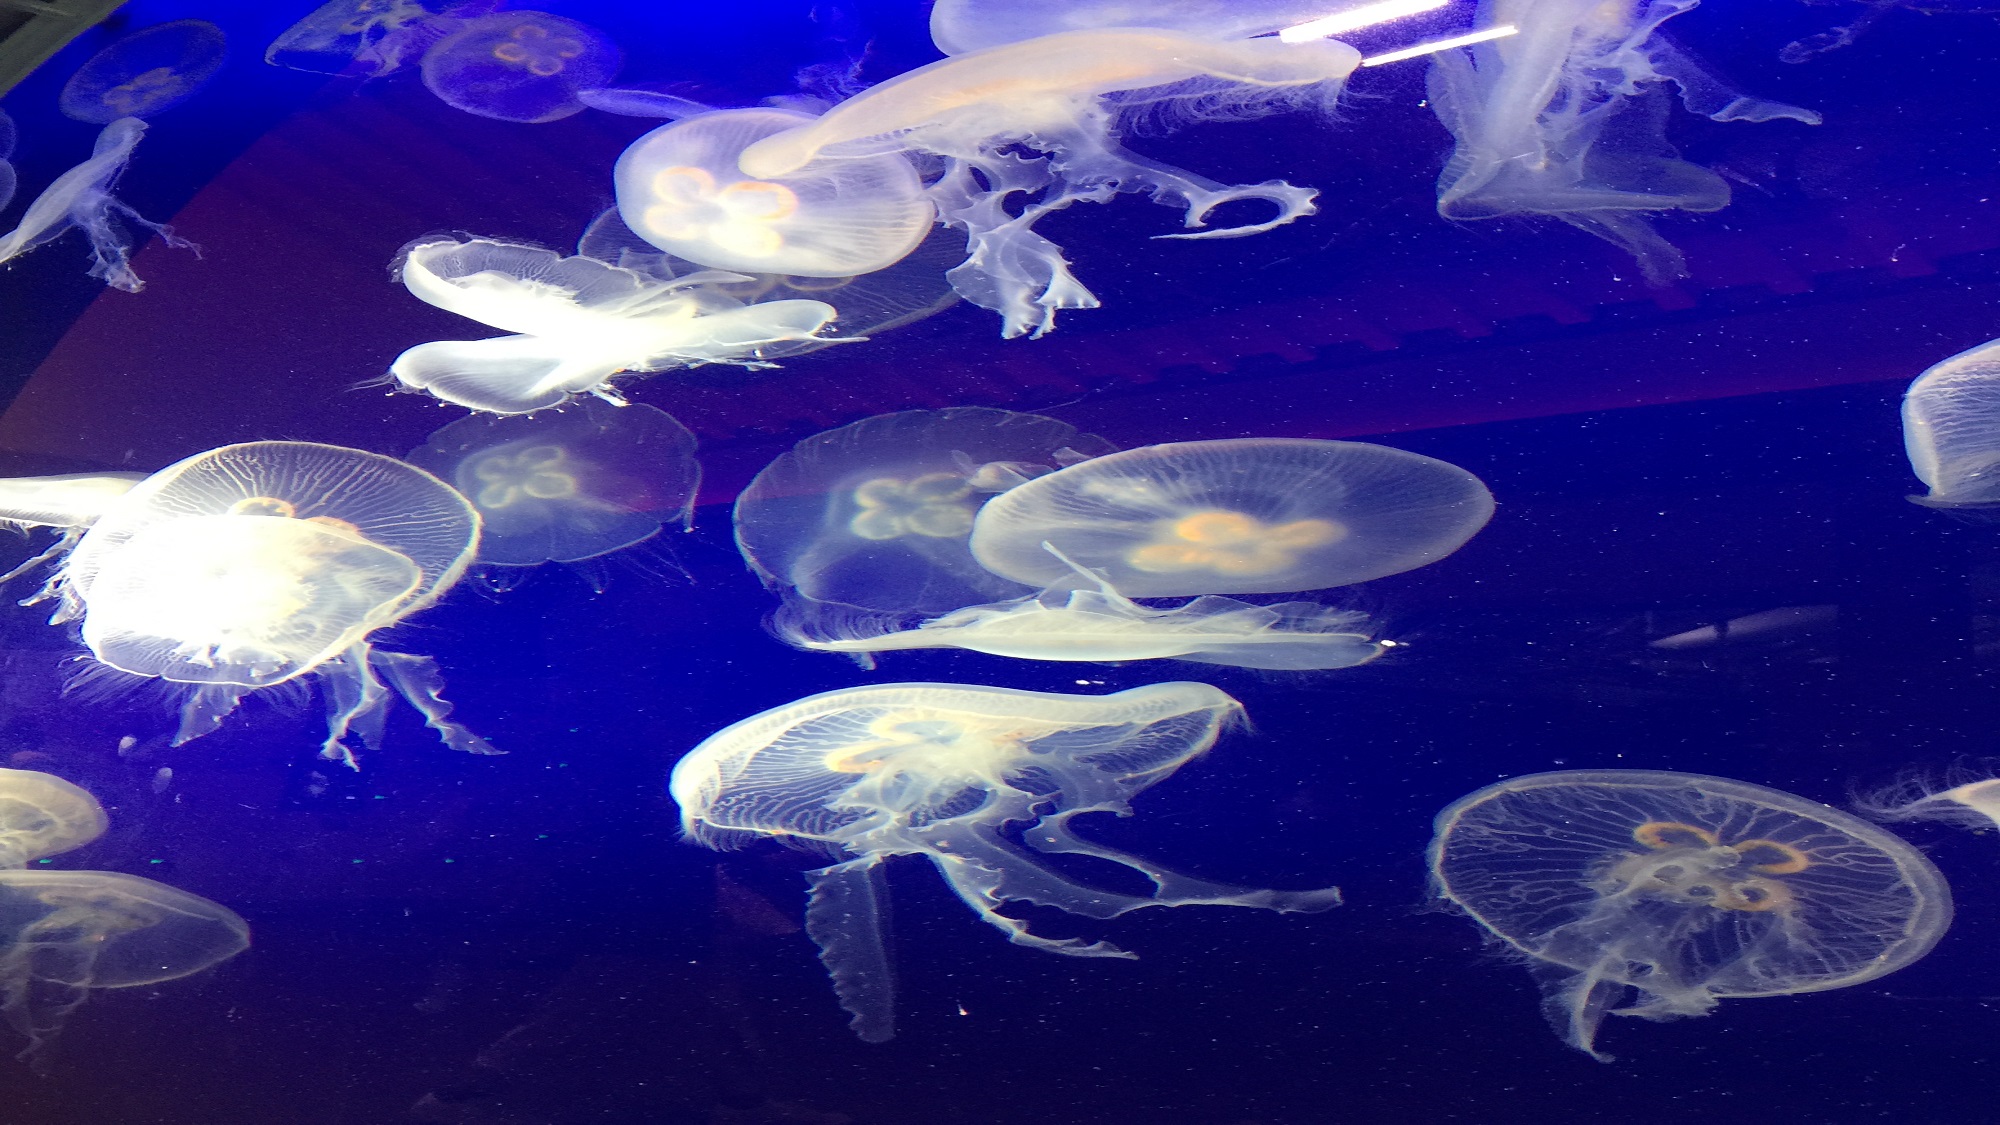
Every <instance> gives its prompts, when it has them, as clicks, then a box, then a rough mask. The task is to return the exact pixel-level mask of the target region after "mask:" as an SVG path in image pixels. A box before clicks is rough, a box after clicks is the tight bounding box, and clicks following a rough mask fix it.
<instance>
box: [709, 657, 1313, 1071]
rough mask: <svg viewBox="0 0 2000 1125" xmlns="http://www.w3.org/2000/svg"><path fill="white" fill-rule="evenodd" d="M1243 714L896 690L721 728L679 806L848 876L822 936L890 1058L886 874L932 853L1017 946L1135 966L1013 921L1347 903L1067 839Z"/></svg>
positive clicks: (816, 906)
mask: <svg viewBox="0 0 2000 1125" xmlns="http://www.w3.org/2000/svg"><path fill="white" fill-rule="evenodd" d="M1241 713H1242V707H1241V705H1240V704H1238V703H1237V702H1236V700H1234V699H1232V698H1230V697H1229V696H1228V695H1227V694H1225V693H1223V692H1222V691H1220V690H1218V689H1216V688H1213V687H1210V686H1209V685H1207V684H1199V683H1163V684H1152V685H1149V686H1146V687H1139V688H1132V689H1130V690H1128V691H1121V692H1117V693H1115V694H1112V695H1103V696H1082V695H1054V694H1048V693H1043V692H1032V691H1015V690H1011V689H1008V688H995V687H978V686H969V685H963V684H923V683H912V684H884V685H880V686H876V687H866V688H859V689H855V690H850V691H835V692H826V693H824V694H821V695H814V696H809V697H807V698H805V699H801V700H799V701H798V702H796V703H791V704H787V705H786V706H783V707H777V708H773V709H772V710H769V711H765V712H763V713H762V714H759V715H753V716H751V717H750V718H748V719H745V720H743V721H742V722H739V723H737V724H735V725H733V726H730V727H727V728H724V729H723V730H721V731H718V732H716V733H715V734H713V735H711V736H710V737H709V738H708V739H707V740H706V741H704V742H703V743H702V744H701V745H699V746H697V747H695V748H694V750H692V751H691V752H689V754H688V755H687V757H685V758H682V759H681V761H680V763H679V764H677V765H676V766H675V767H674V772H673V779H672V782H671V784H670V790H671V792H672V794H673V797H674V800H675V801H676V802H678V803H679V805H680V808H681V824H682V827H683V828H684V829H685V830H686V832H687V834H688V836H689V837H690V838H691V839H693V840H695V841H697V842H699V843H702V844H706V845H708V846H710V847H715V848H731V847H737V846H741V845H743V844H747V843H749V842H751V841H753V840H757V839H760V838H776V839H779V840H781V841H783V842H785V843H789V844H793V845H796V846H801V847H806V848H811V849H814V850H817V851H821V852H824V853H825V854H827V855H829V856H831V857H833V858H835V859H837V860H839V862H836V863H833V864H832V865H831V866H828V867H823V868H821V869H819V870H817V871H813V872H810V873H808V875H807V878H808V880H809V881H810V883H811V885H812V898H811V903H810V905H809V906H808V907H807V910H806V932H807V933H808V934H810V935H811V936H812V939H813V941H814V942H816V943H817V944H818V945H819V948H820V960H821V961H822V962H823V963H825V965H826V968H827V971H828V973H829V974H831V975H832V977H833V987H834V991H835V993H836V994H837V995H838V996H839V998H840V1003H841V1007H843V1008H845V1009H846V1010H847V1011H848V1012H849V1013H850V1014H851V1015H852V1016H853V1017H854V1018H853V1020H852V1023H851V1026H852V1027H853V1028H854V1030H855V1032H856V1034H858V1035H860V1037H861V1038H862V1039H864V1040H867V1041H868V1042H871V1043H879V1042H882V1041H884V1040H887V1039H889V1038H890V1037H891V1036H892V1035H894V1033H895V1030H894V1027H895V999H894V992H893V973H892V969H891V966H890V962H889V954H888V948H887V946H886V945H885V944H884V932H883V931H884V926H885V921H886V919H885V918H884V916H883V908H884V898H883V896H884V894H885V892H886V887H885V886H884V884H883V883H882V877H881V872H880V866H881V863H882V861H883V859H884V858H886V857H888V856H892V855H919V856H923V857H924V858H925V859H928V860H929V861H930V862H931V863H932V864H933V865H934V866H935V867H936V868H937V870H938V872H939V874H941V875H943V876H944V878H945V881H946V882H948V883H949V884H950V885H951V888H952V890H953V891H955V892H957V894H958V896H959V898H960V899H962V900H963V901H964V902H965V904H966V905H967V906H970V907H971V908H972V909H973V910H974V911H976V912H978V914H979V916H980V918H982V919H983V920H985V921H986V922H988V923H990V924H991V925H993V926H995V927H997V928H998V929H999V930H1000V931H1001V932H1003V933H1005V934H1006V935H1007V937H1008V940H1010V941H1013V942H1014V943H1016V944H1018V945H1026V946H1029V947H1032V948H1035V949H1044V950H1047V951H1049V952H1051V953H1063V954H1068V955H1070V956H1074V957H1129V956H1131V954H1128V953H1126V952H1125V951H1123V950H1121V949H1119V948H1117V947H1116V946H1113V945H1110V944H1107V943H1105V942H1101V941H1099V942H1092V941H1085V940H1082V939H1078V938H1048V937H1043V936H1041V935H1039V934H1036V933H1034V932H1032V931H1031V930H1030V929H1029V928H1028V923H1026V922H1025V921H1023V920H1021V919H1019V918H1014V917H1010V916H1008V915H1005V914H1002V913H1000V908H1001V907H1002V906H1004V905H1006V904H1007V903H1028V904H1033V905H1037V906H1050V907H1055V908H1057V909H1060V910H1066V911H1069V912H1070V913H1073V914H1081V915H1083V916H1085V917H1090V918H1116V917H1118V916H1119V915H1122V914H1125V913H1128V912H1130V911H1133V910H1139V909H1142V908H1145V907H1149V906H1191V905H1210V906H1249V907H1256V908H1259V909H1265V910H1279V911H1318V910H1326V909H1329V908H1331V907H1333V906H1336V905H1338V904H1339V902H1340V892H1339V891H1337V890H1334V889H1333V888H1330V887H1329V888H1324V889H1320V890H1310V891H1269V890H1246V889H1243V888H1240V887H1231V886H1224V885H1221V884H1217V883H1210V882H1206V881H1203V880H1199V879H1192V878H1188V877H1187V876H1183V875H1176V874H1174V873H1172V872H1169V871H1165V870H1162V869H1161V868H1159V867H1157V866H1156V865H1154V864H1152V863H1150V862H1148V861H1146V860H1143V859H1140V858H1138V857H1136V856H1132V855H1127V854H1125V853H1123V852H1119V851H1115V850H1113V849H1110V848H1106V847H1103V846H1101V845H1098V844H1093V843H1091V842H1089V841H1088V840H1085V839H1083V838H1082V837H1079V836H1077V835H1076V834H1075V832H1074V831H1073V830H1072V829H1071V828H1070V825H1069V822H1070V821H1071V820H1072V819H1073V818H1075V817H1078V816H1081V815H1083V814H1085V813H1090V812H1109V813H1114V814H1117V815H1121V816H1122V815H1129V814H1130V813H1131V811H1132V810H1131V807H1130V805H1129V804H1128V803H1127V802H1128V801H1129V800H1130V799H1131V798H1132V797H1133V796H1134V795H1136V794H1138V793H1139V792H1141V791H1142V790H1145V789H1147V788H1149V787H1151V786H1152V785H1154V784H1155V783H1157V782H1159V781H1163V780H1165V779H1166V778H1167V777H1168V776H1169V775H1170V774H1172V773H1173V772H1174V771H1175V770H1176V769H1178V768H1180V766H1181V765H1182V764H1184V763H1186V762H1187V761H1188V760H1189V759H1191V758H1193V757H1195V756H1196V755H1198V754H1200V753H1202V752H1203V751H1205V750H1207V749H1208V748H1209V747H1210V746H1212V745H1213V744H1214V743H1215V740H1216V737H1217V735H1218V734H1219V733H1220V732H1221V730H1222V729H1223V728H1224V727H1225V726H1226V725H1228V724H1229V723H1230V722H1232V721H1234V720H1235V719H1236V718H1238V717H1239V716H1240V714H1241ZM1009 824H1020V825H1026V827H1025V828H1023V829H1021V830H1020V833H1019V836H1020V842H1019V843H1016V842H1015V840H1014V839H1013V838H1012V837H1011V836H1010V835H1009V834H1008V833H1006V832H1005V831H1004V829H1005V828H1006V826H1007V825H1009ZM1023 844H1025V845H1026V846H1025V847H1023V846H1022V845H1023ZM1047 855H1079V856H1089V857H1094V858H1095V859H1098V860H1104V861H1108V862H1111V863H1114V864H1117V865H1119V866H1121V867H1125V868H1128V869H1130V870H1132V871H1135V872H1138V873H1139V874H1141V875H1144V876H1145V877H1146V878H1147V879H1148V880H1149V881H1150V882H1151V883H1152V884H1153V893H1151V894H1148V895H1131V894H1120V893H1116V892H1112V891H1105V890H1101V889H1099V888H1097V887H1094V886H1089V885H1086V884H1084V883H1080V882H1077V881H1075V880H1074V879H1072V878H1071V877H1070V876H1069V875H1067V874H1064V873H1062V872H1060V871H1058V870H1056V869H1055V868H1054V867H1052V866H1049V865H1048V863H1047V861H1046V860H1045V859H1043V858H1042V857H1044V856H1047Z"/></svg>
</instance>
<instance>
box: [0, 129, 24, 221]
mask: <svg viewBox="0 0 2000 1125" xmlns="http://www.w3.org/2000/svg"><path fill="white" fill-rule="evenodd" d="M19 139H20V134H19V131H18V130H16V129H15V128H14V119H13V118H11V117H9V116H7V111H6V110H4V109H0V208H4V207H6V206H7V205H8V204H9V203H12V202H13V201H14V189H15V188H16V187H17V186H19V183H20V179H19V177H18V176H17V175H15V172H14V166H13V165H12V164H10V163H8V161H9V160H10V159H11V158H12V157H13V155H14V143H15V142H16V141H17V140H19Z"/></svg>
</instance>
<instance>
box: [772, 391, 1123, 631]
mask: <svg viewBox="0 0 2000 1125" xmlns="http://www.w3.org/2000/svg"><path fill="white" fill-rule="evenodd" d="M1111 449H1112V446H1111V445H1110V444H1109V443H1108V442H1106V441H1105V440H1104V439H1102V438H1100V437H1097V436H1095V435H1093V434H1082V433H1078V432H1077V430H1076V428H1075V427H1074V426H1071V425H1069V424H1068V423H1065V422H1058V421H1056V420H1055V419H1053V418H1046V417H1043V416H1041V415H1039V414H1017V413H1014V412H1012V411H1007V410H994V409H990V408H988V407H983V406H966V407H952V408H950V409H946V410H909V411H904V412H902V413H898V414H881V415H877V416H875V417H873V418H864V419H862V420H861V421H859V422H855V423H852V424H850V425H846V426H842V427H840V428H839V429H835V430H828V431H826V432H825V433H821V434H815V435H813V436H812V437H809V438H806V439H805V440H804V441H801V442H799V443H798V444H797V445H795V446H793V447H792V449H791V450H790V451H789V452H787V453H784V454H782V455H780V456H779V457H778V458H777V459H776V460H774V461H772V462H771V463H770V464H769V465H767V466H765V467H764V470H763V471H762V472H760V473H758V474H757V476H756V477H755V478H754V479H752V480H751V482H750V483H749V485H748V486H746V487H745V488H744V489H743V493H742V495H740V496H739V497H738V498H737V500H736V513H735V517H736V545H737V546H738V547H739V548H741V549H742V551H743V558H744V560H745V561H746V562H748V563H749V564H750V569H751V570H753V571H755V572H756V573H757V576H758V577H759V578H762V579H763V580H764V584H765V585H766V586H769V587H770V588H772V589H774V590H779V591H781V592H789V593H791V594H795V595H796V596H798V597H802V598H806V599H808V600H810V601H815V602H836V603H841V604H844V605H849V606H854V607H857V608H860V609H870V610H882V611H892V612H897V613H926V614H929V613H944V612H948V611H950V610H954V609H959V608H961V607H964V606H969V605H980V604H983V603H986V602H991V601H996V600H1000V599H1004V598H1010V597H1018V596H1021V595H1023V594H1026V593H1029V592H1030V590H1031V587H1029V586H1026V585H1023V584H1021V583H1019V582H1014V581H1010V580H1009V579H1007V578H1003V577H1001V576H999V575H997V574H993V573H991V572H989V571H987V570H986V569H985V568H984V567H981V566H980V565H979V564H978V563H977V562H976V561H974V560H973V558H972V554H971V552H970V550H969V549H968V548H967V545H966V536H967V535H968V534H969V533H970V532H971V531H972V526H973V516H974V515H975V514H976V513H977V512H978V511H979V506H980V505H981V504H983V503H985V502H986V501H987V499H988V498H989V497H990V496H992V495H993V494H994V493H996V492H1002V491H1004V490H1006V489H1008V488H1011V487H1013V486H1015V485H1017V484H1019V483H1020V482H1021V481H1023V480H1026V479H1028V478H1029V477H1033V476H1038V475H1040V474H1043V473H1047V472H1050V471H1051V470H1053V469H1056V468H1058V467H1059V466H1062V465H1066V464H1071V463H1074V462H1077V461H1082V460H1084V459H1086V458H1089V457H1096V456H1099V455H1102V454H1105V453H1109V452H1111Z"/></svg>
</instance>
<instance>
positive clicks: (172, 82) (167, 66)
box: [61, 20, 229, 125]
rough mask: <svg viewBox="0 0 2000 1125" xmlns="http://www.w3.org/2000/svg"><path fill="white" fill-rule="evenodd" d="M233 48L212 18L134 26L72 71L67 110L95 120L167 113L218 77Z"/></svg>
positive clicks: (65, 100)
mask: <svg viewBox="0 0 2000 1125" xmlns="http://www.w3.org/2000/svg"><path fill="white" fill-rule="evenodd" d="M228 50H229V44H228V40H227V39H225V38H224V37H223V34H222V29H221V28H219V27H217V26H215V25H214V24H212V23H209V22H208V21H207V20H175V21H173V22H172V23H162V24H156V25H154V26H152V27H149V28H146V29H145V30H143V31H137V32H134V33H132V34H131V35H128V36H126V37H125V38H123V39H120V40H119V41H118V42H116V43H113V44H112V45H110V46H109V47H106V48H104V49H103V50H102V51H99V52H97V53H96V54H95V55H92V56H91V57H90V61H89V62H86V63H84V64H83V66H82V67H81V68H80V69H78V70H77V72H76V73H75V74H73V75H71V76H70V79H69V81H68V82H67V83H65V84H64V85H63V88H62V97H61V106H62V111H63V112H64V113H65V114H67V115H69V116H70V117H74V118H76V119H77V120H78V121H88V122H91V123H92V124H95V125H109V124H110V123H112V122H113V121H116V120H118V119H119V118H121V117H151V116H153V115H154V114H157V113H163V112H165V111H167V110H169V109H172V108H174V107H175V106H177V105H179V104H181V103H182V102H184V101H186V100H188V99H189V98H191V97H193V96H194V94H195V91H197V90H199V89H201V87H202V85H203V84H204V83H206V82H207V81H208V80H209V79H210V78H213V77H214V76H215V72H216V71H218V70H221V69H222V60H223V57H224V56H225V55H227V54H228Z"/></svg>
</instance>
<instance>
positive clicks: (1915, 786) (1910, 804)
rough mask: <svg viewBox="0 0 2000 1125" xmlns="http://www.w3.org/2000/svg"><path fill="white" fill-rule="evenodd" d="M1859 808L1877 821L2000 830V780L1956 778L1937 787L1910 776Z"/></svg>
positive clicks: (1865, 798)
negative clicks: (1940, 823)
mask: <svg viewBox="0 0 2000 1125" xmlns="http://www.w3.org/2000/svg"><path fill="white" fill-rule="evenodd" d="M1959 772H1961V771H1954V773H1955V774H1956V773H1959ZM1856 806H1857V807H1858V808H1860V809H1861V811H1862V812H1864V813H1867V814H1868V815H1869V816H1872V817H1874V818H1876V819H1877V820H1942V821H1946V822H1948V823H1951V824H1956V825H1958V826H1959V827H1960V828H1970V829H1972V830H1974V831H1986V830H1988V829H1992V828H2000V779H1995V778H1992V777H1978V776H1953V777H1952V778H1951V779H1950V780H1949V781H1947V782H1946V783H1945V784H1943V785H1933V784H1931V783H1929V782H1928V781H1927V780H1925V779H1923V778H1919V777H1908V778H1905V779H1903V780H1902V781H1901V782H1899V783H1898V784H1896V785H1893V786H1891V787H1889V788H1888V789H1886V790H1882V791H1878V792H1875V793H1870V794H1868V795H1866V796H1863V797H1861V798H1860V799H1859V800H1857V801H1856Z"/></svg>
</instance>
